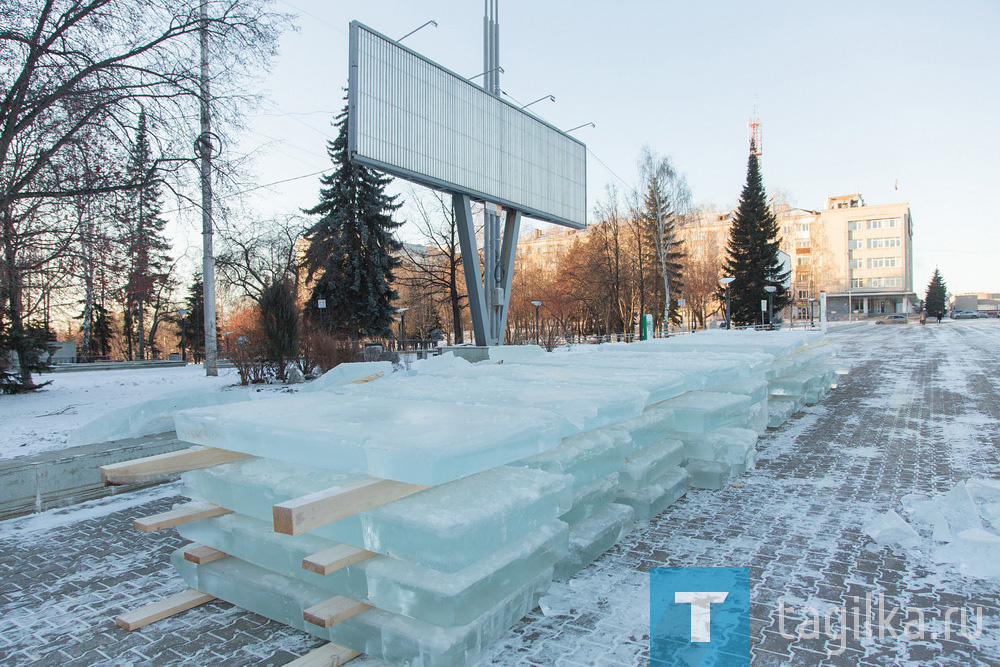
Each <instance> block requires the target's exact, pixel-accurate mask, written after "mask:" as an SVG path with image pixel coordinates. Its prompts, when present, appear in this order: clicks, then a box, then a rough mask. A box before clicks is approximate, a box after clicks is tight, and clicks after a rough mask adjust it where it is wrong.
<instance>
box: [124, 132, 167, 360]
mask: <svg viewBox="0 0 1000 667" xmlns="http://www.w3.org/2000/svg"><path fill="white" fill-rule="evenodd" d="M128 171H129V175H130V177H131V178H132V180H133V181H135V182H141V183H145V185H143V186H142V187H140V188H137V189H136V190H134V191H132V192H131V194H130V196H129V199H128V201H127V203H126V205H125V215H124V220H123V222H124V230H123V235H122V236H123V238H122V242H123V244H124V246H125V248H124V250H125V252H126V256H127V260H126V261H127V269H126V270H127V274H126V282H125V309H126V311H127V312H126V318H125V325H126V326H125V329H126V334H127V335H128V336H129V345H128V349H129V353H130V356H131V355H132V352H133V348H132V344H131V341H132V338H133V337H134V339H135V341H136V342H137V343H138V357H139V358H140V359H144V358H145V355H146V340H145V337H146V327H145V316H146V310H147V309H148V307H149V304H150V301H152V300H153V298H154V297H155V296H156V295H157V294H158V293H159V292H160V289H161V288H162V287H163V286H164V285H166V283H167V281H168V280H169V277H170V276H169V266H170V257H169V255H168V252H169V250H170V243H169V242H168V241H167V239H166V236H165V233H164V227H165V226H166V220H164V219H163V218H162V217H161V216H160V191H159V187H158V186H157V185H156V182H155V179H156V165H155V164H154V162H153V155H152V151H151V149H150V145H149V131H148V128H147V126H146V114H145V113H144V112H140V114H139V126H138V130H137V132H136V138H135V143H134V144H133V145H132V155H131V158H130V161H129V167H128Z"/></svg>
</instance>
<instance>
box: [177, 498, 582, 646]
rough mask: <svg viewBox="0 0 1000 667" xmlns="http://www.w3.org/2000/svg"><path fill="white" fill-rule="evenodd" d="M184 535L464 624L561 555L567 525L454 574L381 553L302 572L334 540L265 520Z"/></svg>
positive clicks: (214, 521)
mask: <svg viewBox="0 0 1000 667" xmlns="http://www.w3.org/2000/svg"><path fill="white" fill-rule="evenodd" d="M177 530H178V532H179V533H180V534H181V536H182V537H184V538H185V539H188V540H192V541H193V542H196V543H199V544H205V545H208V546H210V547H213V548H215V549H218V550H220V551H223V552H225V553H227V554H229V555H231V556H235V557H236V558H239V559H241V560H245V561H247V562H248V563H252V564H253V565H257V566H260V567H263V568H265V569H267V570H270V571H272V572H275V573H277V574H281V575H284V576H287V577H292V578H295V579H301V580H303V581H305V582H307V583H309V584H312V585H314V586H318V587H320V588H322V589H324V590H327V591H329V592H330V593H331V595H345V596H347V597H349V598H351V599H354V600H358V601H361V602H366V603H368V604H370V605H372V606H374V607H378V608H379V609H382V610H384V611H390V612H393V613H397V614H402V615H404V616H409V617H411V618H416V619H418V620H421V621H425V622H427V623H432V624H434V625H440V626H445V627H450V626H454V625H465V624H466V623H470V622H472V621H473V620H475V619H476V618H477V617H479V616H480V615H481V614H483V613H485V612H486V611H487V610H488V609H489V608H490V607H492V606H493V605H495V604H497V603H499V602H500V600H502V599H503V598H504V597H506V596H507V594H508V593H509V591H510V590H512V589H513V588H516V587H518V586H520V585H523V584H525V583H527V582H528V581H529V580H530V579H532V578H534V577H535V576H537V575H538V574H539V573H540V572H542V571H544V570H546V569H547V568H550V567H552V566H553V565H554V564H555V563H556V562H557V561H558V560H560V559H561V558H563V557H564V556H565V555H566V553H567V551H566V550H567V535H568V527H567V526H566V524H565V523H563V522H562V521H553V522H551V523H549V524H546V525H545V526H542V527H541V528H540V529H539V530H536V531H534V532H533V533H530V534H528V535H526V536H525V537H522V538H521V539H519V540H515V541H512V542H511V543H510V544H508V545H505V546H504V547H503V548H501V549H500V550H499V551H497V552H496V553H494V554H491V555H489V556H487V557H486V558H484V559H482V560H480V561H477V562H475V563H473V564H472V565H469V566H468V567H466V568H463V569H461V570H459V571H458V572H453V573H444V572H439V571H437V570H431V569H429V568H425V567H421V566H419V565H414V564H412V563H408V562H405V561H400V560H395V559H392V558H388V557H386V556H373V557H371V558H368V559H367V560H363V561H361V562H358V563H355V564H354V565H350V566H348V567H345V568H341V569H339V570H336V571H334V572H332V573H330V574H328V575H325V576H324V575H321V574H316V573H314V572H309V571H307V570H303V569H302V560H303V559H304V558H306V557H307V556H311V555H313V554H315V553H318V552H320V551H323V550H324V549H329V548H331V547H333V546H336V545H337V543H336V542H333V541H330V540H326V539H323V538H319V537H315V536H313V535H308V534H307V535H298V536H294V537H293V536H291V535H281V534H279V533H275V532H273V531H272V530H271V526H270V525H269V524H267V523H266V522H264V521H260V520H258V519H253V518H250V517H247V516H244V515H242V514H235V513H234V514H227V515H224V516H220V517H214V518H211V519H204V520H202V521H195V522H193V523H189V524H184V525H181V526H179V527H178V529H177Z"/></svg>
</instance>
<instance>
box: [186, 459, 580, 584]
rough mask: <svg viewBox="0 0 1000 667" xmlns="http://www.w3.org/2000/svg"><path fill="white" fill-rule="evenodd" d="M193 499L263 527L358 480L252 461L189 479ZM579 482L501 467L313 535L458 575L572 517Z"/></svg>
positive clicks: (195, 472) (209, 470)
mask: <svg viewBox="0 0 1000 667" xmlns="http://www.w3.org/2000/svg"><path fill="white" fill-rule="evenodd" d="M182 479H183V481H184V484H185V487H186V493H187V495H189V496H191V497H192V498H196V499H198V500H203V501H208V502H212V503H216V504H217V505H221V506H223V507H225V508H227V509H231V510H233V511H235V512H239V513H240V514H246V515H248V516H252V517H255V518H257V519H260V520H262V521H268V522H270V521H273V512H272V509H271V506H272V505H274V504H275V503H280V502H283V501H285V500H290V499H292V498H297V497H299V496H304V495H307V494H310V493H315V492H317V491H321V490H323V489H327V488H330V487H333V486H338V485H341V484H344V483H345V482H347V481H350V480H351V477H350V476H347V475H341V474H338V473H333V472H330V471H325V470H319V469H316V468H307V467H305V466H296V465H292V464H288V463H281V462H279V461H273V460H267V459H244V460H240V461H234V462H232V463H226V464H223V465H220V466H213V467H211V468H203V469H201V470H191V471H189V472H186V473H184V475H183V476H182ZM572 484H573V478H572V477H570V476H569V475H553V474H551V473H547V472H544V471H542V470H534V469H531V468H518V467H508V466H501V467H498V468H494V469H492V470H488V471H486V472H483V473H478V474H476V475H472V476H470V477H466V478H463V479H460V480H457V481H455V482H450V483H448V484H442V485H441V486H437V487H434V488H432V489H428V490H426V491H421V492H420V493H416V494H414V495H411V496H407V497H406V498H401V499H399V500H396V501H393V502H391V503H388V504H386V505H382V506H381V507H377V508H375V509H370V510H366V511H364V512H361V513H359V514H355V515H353V516H349V517H347V518H345V519H341V520H340V521H334V522H333V523H329V524H326V525H324V526H320V527H318V528H315V529H314V530H312V531H310V534H312V535H316V536H319V537H325V538H327V539H330V540H334V541H336V542H341V543H344V544H350V545H352V546H356V547H360V548H362V549H367V550H369V551H374V552H377V553H381V554H385V555H387V556H391V557H393V558H399V559H402V560H407V561H410V562H413V563H416V564H418V565H423V566H424V567H429V568H432V569H435V570H442V571H445V572H455V571H457V570H460V569H462V568H464V567H467V566H468V565H470V564H472V563H474V562H476V561H478V560H481V559H482V558H485V557H486V556H488V555H490V554H491V553H493V552H495V551H497V550H499V549H500V548H501V547H502V546H503V545H504V544H507V543H509V542H510V541H512V540H516V539H518V538H520V537H522V536H524V535H527V534H528V533H531V532H533V531H535V530H538V529H539V528H541V527H542V526H544V525H546V524H548V523H550V522H551V521H553V520H554V519H557V518H558V517H559V516H561V515H562V514H565V513H566V512H567V511H569V509H570V508H571V507H572V503H573V492H572Z"/></svg>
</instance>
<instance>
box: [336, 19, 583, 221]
mask: <svg viewBox="0 0 1000 667" xmlns="http://www.w3.org/2000/svg"><path fill="white" fill-rule="evenodd" d="M350 51H351V52H350V62H351V71H350V84H349V93H348V130H349V134H348V147H349V149H350V151H351V154H352V155H353V157H354V159H355V160H357V161H358V162H360V163H361V164H364V165H367V166H371V167H375V168H377V169H380V170H383V171H386V172H388V173H391V174H394V175H396V176H399V177H401V178H405V179H407V180H411V181H415V182H418V183H422V184H424V185H428V186H430V187H433V188H439V189H444V190H448V191H451V192H458V193H461V194H466V195H469V196H471V197H474V198H477V199H483V200H486V201H490V202H496V203H499V204H503V205H505V206H510V207H512V208H515V209H517V210H519V211H521V212H522V213H524V214H525V215H527V216H530V217H534V218H538V219H541V220H546V221H549V222H554V223H557V224H561V225H567V226H570V227H578V228H579V227H585V226H586V213H587V156H586V152H587V148H586V146H584V144H583V143H582V142H580V141H578V140H577V139H575V138H573V137H571V136H569V135H567V134H566V133H565V132H561V131H560V130H558V129H556V128H554V127H552V126H551V125H549V124H548V123H546V122H544V121H542V120H540V119H539V118H537V117H536V116H533V115H531V114H529V113H527V112H525V111H522V110H521V109H519V108H518V107H516V106H514V105H512V104H509V103H508V102H506V101H505V100H502V99H499V98H496V97H494V96H492V95H489V94H488V93H486V91H484V90H483V89H482V88H480V87H479V86H477V85H476V84H474V83H472V82H471V81H469V80H468V79H465V78H463V77H461V76H459V75H458V74H455V73H454V72H452V71H450V70H448V69H445V68H444V67H441V66H440V65H438V64H436V63H434V62H432V61H430V60H428V59H427V58H424V57H423V56H421V55H419V54H417V53H414V52H413V51H411V50H409V49H407V48H406V47H404V46H402V45H401V44H399V43H397V42H395V41H394V40H391V39H389V38H388V37H385V36H384V35H380V34H379V33H377V32H375V31H373V30H371V29H370V28H368V27H367V26H364V25H362V24H360V23H358V22H357V21H354V22H352V23H351V35H350Z"/></svg>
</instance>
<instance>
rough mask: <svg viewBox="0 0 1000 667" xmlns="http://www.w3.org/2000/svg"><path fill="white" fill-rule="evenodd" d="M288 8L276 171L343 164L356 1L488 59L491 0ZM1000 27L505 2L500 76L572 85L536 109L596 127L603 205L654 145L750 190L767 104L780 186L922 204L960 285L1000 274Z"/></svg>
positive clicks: (977, 5)
mask: <svg viewBox="0 0 1000 667" xmlns="http://www.w3.org/2000/svg"><path fill="white" fill-rule="evenodd" d="M275 7H276V8H277V9H279V10H281V11H287V12H289V13H291V14H296V15H297V18H295V23H296V24H297V25H298V27H299V29H298V31H296V32H290V33H288V34H286V35H285V36H284V37H283V38H282V40H281V51H280V55H279V56H278V58H277V60H276V61H275V63H274V68H273V70H272V72H271V73H270V74H269V75H268V76H266V77H264V78H263V80H262V81H261V82H260V90H261V92H263V93H265V94H266V96H267V98H268V101H267V102H266V103H265V104H264V106H263V108H261V109H260V110H259V111H257V112H255V115H254V116H253V117H251V118H250V119H249V126H248V130H247V131H246V132H245V133H244V134H243V135H242V138H241V142H240V143H241V145H240V146H239V150H242V151H251V150H252V151H255V154H256V155H257V161H256V167H255V176H256V178H257V180H258V181H259V182H260V183H270V182H274V181H279V180H285V179H295V178H296V177H299V176H303V175H306V174H311V173H313V172H317V171H320V170H323V169H327V168H328V167H329V165H330V162H329V159H328V158H327V156H326V154H325V141H326V140H327V139H332V138H333V136H334V133H335V130H334V129H333V128H332V127H331V121H332V118H333V116H334V115H335V114H336V113H338V112H339V111H340V109H341V108H342V107H343V95H344V92H343V88H344V87H345V85H346V82H347V55H348V54H347V50H348V44H347V37H348V24H349V23H350V21H351V20H352V19H356V20H359V21H361V22H363V23H365V24H367V25H368V26H370V27H371V28H373V29H375V30H377V31H379V32H382V33H383V34H386V35H388V36H390V37H395V38H398V37H401V36H402V35H404V34H406V33H407V32H409V31H410V30H412V29H414V28H416V27H417V26H419V25H421V24H422V23H424V22H425V21H428V20H431V19H433V20H435V21H437V23H438V27H437V28H435V27H433V26H428V27H426V28H424V29H423V30H421V31H419V32H417V33H416V34H414V35H412V36H410V37H408V38H407V39H406V40H405V42H404V43H405V44H406V45H407V46H409V47H410V48H411V49H414V50H416V51H418V52H420V53H422V54H423V55H425V56H426V57H428V58H430V59H432V60H435V61H437V62H439V63H440V64H442V65H444V66H445V67H448V68H450V69H452V70H453V71H455V72H458V73H459V74H464V75H466V76H473V75H475V74H478V73H480V72H481V71H482V16H483V5H482V3H480V2H469V1H468V0H466V1H464V2H460V1H458V0H421V1H420V2H414V1H413V0H408V1H407V0H385V1H381V2H378V1H374V0H370V1H367V2H330V1H323V0H292V1H291V2H286V1H285V0H278V1H277V2H276V4H275ZM998 29H1000V3H998V2H996V1H995V0H960V1H957V2H951V3H942V2H923V1H914V0H907V1H897V0H877V1H875V0H868V1H866V2H852V1H841V2H828V3H813V2H801V0H800V1H797V2H771V1H767V0H762V1H760V2H754V3H749V2H742V1H732V2H730V1H705V2H652V1H648V0H647V1H644V2H640V1H636V0H619V1H617V2H607V1H590V0H577V1H575V2H568V1H566V0H547V1H546V2H538V1H537V0H536V1H533V2H529V1H527V0H500V44H501V49H500V62H501V65H502V66H503V68H504V70H505V73H504V74H503V75H502V77H501V84H500V85H501V87H502V88H503V90H505V91H507V92H508V93H509V94H510V95H511V96H512V99H514V100H515V101H520V102H521V103H526V102H530V101H532V100H535V99H537V98H540V97H542V96H544V95H550V94H551V95H554V96H555V98H556V102H554V103H553V102H549V101H545V102H540V103H538V104H535V105H534V106H533V107H532V111H534V112H535V113H537V114H538V115H539V116H541V117H542V118H544V119H545V120H547V121H549V122H550V123H552V124H553V125H555V126H556V127H559V128H563V129H567V128H571V127H574V126H577V125H580V124H582V123H587V122H593V123H594V124H595V125H596V128H584V129H581V130H577V131H575V132H574V136H576V137H577V138H579V139H580V140H582V141H584V142H585V143H586V144H587V146H588V165H587V170H588V206H589V207H590V209H591V210H592V209H593V207H594V205H595V203H596V202H597V201H598V199H599V197H600V196H601V195H602V192H603V191H604V188H605V186H606V184H609V183H614V184H617V185H618V186H619V187H620V188H625V187H627V186H631V185H632V184H634V183H635V181H636V161H637V158H638V156H639V152H640V150H641V149H642V147H643V146H644V145H648V146H649V147H650V148H651V149H652V150H654V151H656V152H657V153H659V154H661V155H666V156H668V157H669V158H670V159H671V161H672V162H673V164H674V166H675V167H676V168H677V169H678V170H679V171H681V172H682V173H684V174H685V175H686V177H687V180H688V183H689V185H690V187H691V190H692V193H693V196H694V202H695V204H696V205H710V206H715V207H718V208H728V207H733V206H735V204H736V202H737V200H738V197H739V193H740V190H741V188H742V186H743V182H744V180H745V175H746V160H747V149H748V147H747V123H748V121H749V120H750V118H751V117H752V116H753V115H754V111H755V109H756V114H757V116H759V118H760V120H761V123H762V128H763V130H762V131H763V157H762V168H763V174H764V182H765V186H766V187H767V188H768V192H769V194H771V195H774V194H776V193H779V192H780V193H781V194H782V195H783V196H784V197H785V198H786V199H787V200H788V201H789V202H790V203H792V204H794V205H796V206H800V207H802V208H807V209H819V208H822V207H824V206H825V203H826V197H827V196H832V195H838V194H849V193H855V192H858V193H861V194H862V196H863V197H864V199H865V201H866V203H868V204H883V203H895V202H901V201H903V202H908V203H909V205H910V208H911V213H912V216H913V220H914V272H913V278H914V289H915V291H916V292H917V293H918V294H919V295H922V293H923V291H924V288H925V287H926V284H927V282H928V281H929V280H930V277H931V274H932V272H933V270H934V268H935V266H937V267H939V268H940V270H941V272H942V274H943V275H944V277H945V280H946V281H947V284H948V288H949V291H950V292H955V293H957V292H967V291H993V292H1000V272H998V270H997V262H996V260H995V255H996V253H997V250H998V248H1000V231H998V227H1000V225H998V223H1000V220H998V218H1000V214H998V208H997V206H996V204H995V201H996V197H995V194H996V191H997V184H998V183H1000V157H998V156H1000V132H998V129H997V123H996V118H997V116H998V109H1000V76H998V74H1000V72H998V65H1000V56H998V54H997V50H996V47H995V34H996V32H997V30H998ZM897 182H898V189H896V184H897ZM407 187H408V186H406V185H405V184H399V186H398V191H400V192H402V193H404V194H405V193H406V190H407ZM318 188H319V182H318V176H310V177H307V178H298V179H296V180H290V181H288V182H286V183H282V184H280V185H276V186H274V187H273V188H269V189H267V190H262V191H258V192H257V193H256V197H255V199H254V201H253V208H254V209H255V210H256V214H257V215H259V216H261V217H266V216H267V215H280V214H285V213H293V212H296V211H297V210H298V209H300V208H303V207H309V206H312V205H314V204H315V203H316V200H317V194H318ZM591 220H593V217H592V216H591ZM538 226H541V227H544V226H546V225H544V224H543V223H538ZM189 231H191V230H189ZM190 242H191V243H192V249H193V250H197V244H198V240H197V236H196V235H195V236H194V237H193V238H192V240H191V241H190Z"/></svg>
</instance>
